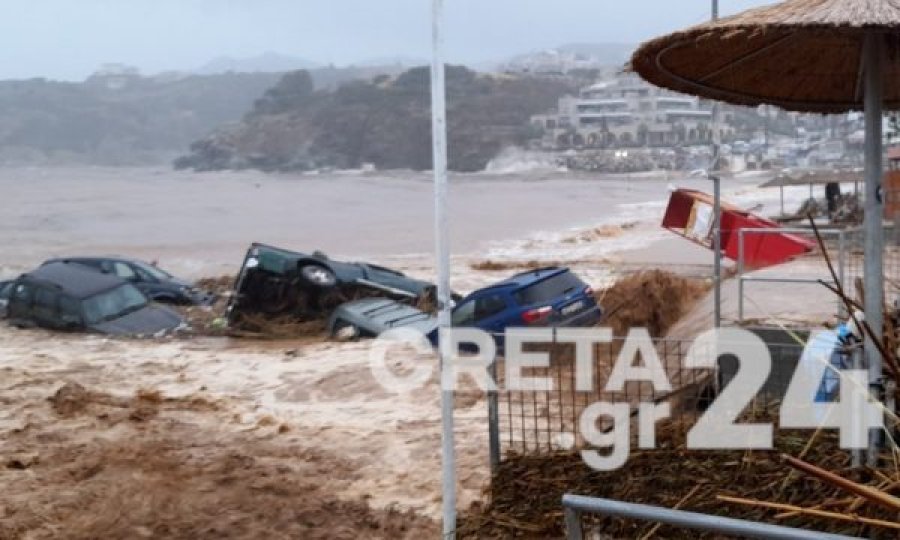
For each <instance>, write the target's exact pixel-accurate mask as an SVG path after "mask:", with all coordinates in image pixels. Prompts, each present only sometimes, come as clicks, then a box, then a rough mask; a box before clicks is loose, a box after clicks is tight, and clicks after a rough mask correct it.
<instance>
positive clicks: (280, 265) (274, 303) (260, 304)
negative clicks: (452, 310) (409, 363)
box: [226, 243, 435, 323]
mask: <svg viewBox="0 0 900 540" xmlns="http://www.w3.org/2000/svg"><path fill="white" fill-rule="evenodd" d="M357 291H359V292H361V293H363V294H365V295H369V296H371V295H372V294H373V293H374V294H377V295H379V296H383V297H388V298H393V299H399V300H405V301H415V300H417V299H420V298H427V297H429V296H433V295H434V293H435V286H434V284H433V283H429V282H427V281H422V280H418V279H414V278H411V277H408V276H406V275H404V274H403V273H402V272H398V271H396V270H392V269H390V268H385V267H383V266H378V265H374V264H369V263H364V262H342V261H335V260H333V259H330V258H329V257H328V256H327V255H325V254H324V253H321V252H319V251H315V252H313V253H312V254H306V253H300V252H296V251H290V250H287V249H282V248H278V247H274V246H270V245H266V244H260V243H254V244H252V245H251V246H250V248H249V249H248V250H247V253H246V255H245V256H244V262H243V264H242V265H241V270H240V272H239V274H238V277H237V279H236V280H235V287H234V294H233V295H232V296H231V300H230V302H229V305H228V308H227V311H226V314H227V318H228V321H229V322H230V323H231V322H234V321H235V320H236V318H237V317H238V315H239V314H240V313H263V314H266V315H278V314H290V315H294V316H299V317H304V316H315V315H321V314H327V313H328V312H330V310H331V309H332V308H333V307H335V306H336V305H337V304H340V303H341V301H346V299H347V298H346V296H347V295H350V296H352V295H353V294H354V293H356V292H357ZM335 302H336V303H335Z"/></svg>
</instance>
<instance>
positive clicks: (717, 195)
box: [710, 0, 722, 328]
mask: <svg viewBox="0 0 900 540" xmlns="http://www.w3.org/2000/svg"><path fill="white" fill-rule="evenodd" d="M718 18H719V0H713V1H712V20H714V21H715V20H718ZM718 112H719V105H718V103H713V108H712V122H711V123H712V132H713V137H712V141H713V162H712V165H711V166H710V167H711V168H712V170H714V171H717V170H718V168H719V167H718V165H719V164H718V162H719V148H720V147H719V144H718V142H717V141H719V139H718V137H719V126H718V124H717V123H716V115H717V113H718ZM710 180H712V181H713V283H714V285H715V289H714V295H713V296H714V298H713V301H714V302H715V306H714V315H713V322H714V324H715V325H716V328H720V327H721V326H722V189H721V179H720V178H719V175H718V173H715V176H710Z"/></svg>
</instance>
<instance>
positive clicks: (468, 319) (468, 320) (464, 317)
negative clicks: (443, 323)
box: [452, 300, 475, 326]
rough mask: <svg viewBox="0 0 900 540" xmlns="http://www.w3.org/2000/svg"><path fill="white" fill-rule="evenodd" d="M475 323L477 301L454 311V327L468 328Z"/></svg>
mask: <svg viewBox="0 0 900 540" xmlns="http://www.w3.org/2000/svg"><path fill="white" fill-rule="evenodd" d="M474 322H475V301H474V300H469V301H468V302H465V303H463V304H460V305H459V306H457V308H456V309H454V310H453V317H452V324H453V326H466V325H469V324H472V323H474Z"/></svg>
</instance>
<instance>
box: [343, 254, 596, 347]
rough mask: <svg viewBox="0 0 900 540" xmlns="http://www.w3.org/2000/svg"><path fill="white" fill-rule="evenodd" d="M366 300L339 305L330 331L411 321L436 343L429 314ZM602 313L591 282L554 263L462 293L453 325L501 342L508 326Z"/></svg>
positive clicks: (573, 321)
mask: <svg viewBox="0 0 900 540" xmlns="http://www.w3.org/2000/svg"><path fill="white" fill-rule="evenodd" d="M371 300H372V299H362V300H357V301H353V302H348V303H346V304H343V305H341V306H339V307H338V308H337V309H336V310H335V311H334V313H333V314H332V315H331V318H330V319H329V321H328V326H327V329H328V331H329V332H330V334H331V335H332V336H333V337H336V338H339V339H349V338H354V337H368V336H376V335H378V334H380V333H381V332H384V331H385V330H388V329H390V328H396V327H400V326H411V327H414V328H415V329H417V330H420V331H422V332H423V333H425V334H426V335H428V336H429V338H430V339H431V341H432V343H434V342H436V332H435V328H436V327H437V320H436V319H435V318H434V317H433V316H431V315H429V314H426V313H424V312H422V311H420V310H417V309H415V308H413V307H412V306H406V305H402V304H399V303H398V302H391V301H390V300H384V299H382V300H380V301H379V302H373V301H371ZM602 314H603V312H602V310H601V308H600V306H598V305H597V301H596V299H595V298H594V295H593V291H592V290H591V287H590V286H588V285H587V284H586V283H585V282H583V281H582V280H581V279H580V278H579V277H578V276H576V275H575V274H574V273H572V271H571V270H569V269H568V268H565V267H556V266H554V267H547V268H539V269H536V270H529V271H528V272H522V273H520V274H516V275H514V276H512V277H510V278H508V279H505V280H503V281H500V282H499V283H495V284H494V285H491V286H489V287H485V288H483V289H479V290H477V291H475V292H473V293H472V294H470V295H468V296H466V297H465V298H463V299H462V300H461V301H460V302H459V303H457V304H456V306H455V307H454V308H453V314H452V325H453V326H460V327H467V326H468V327H477V328H480V329H482V330H484V331H486V332H488V333H490V334H492V335H493V336H494V338H495V340H496V341H497V343H498V344H499V345H501V346H502V334H503V332H504V331H505V330H506V329H507V328H514V327H527V326H594V325H596V324H597V323H598V322H600V319H601V317H602Z"/></svg>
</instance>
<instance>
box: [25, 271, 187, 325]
mask: <svg viewBox="0 0 900 540" xmlns="http://www.w3.org/2000/svg"><path fill="white" fill-rule="evenodd" d="M7 316H8V318H9V321H10V323H11V324H13V325H15V326H22V327H31V326H40V327H44V328H49V329H52V330H65V331H89V332H99V333H103V334H113V335H156V334H159V333H165V332H169V331H173V330H178V329H180V328H184V327H186V323H185V321H184V319H182V317H181V316H180V315H179V314H177V313H175V312H174V311H172V310H171V309H168V308H166V307H163V306H160V305H156V304H153V303H151V302H150V301H149V300H148V299H147V297H146V296H144V294H143V293H142V292H141V291H140V290H138V289H137V287H135V286H134V285H132V284H131V283H128V282H126V281H124V280H122V279H120V278H118V277H116V276H112V275H109V274H103V273H100V272H96V271H93V270H90V269H88V268H85V267H84V266H82V265H80V264H74V263H64V262H54V263H49V264H45V265H43V266H41V267H40V268H38V269H37V270H34V271H32V272H29V273H27V274H23V275H21V276H20V277H19V278H18V279H16V280H15V281H13V282H12V283H11V284H10V290H9V304H8V305H7Z"/></svg>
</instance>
